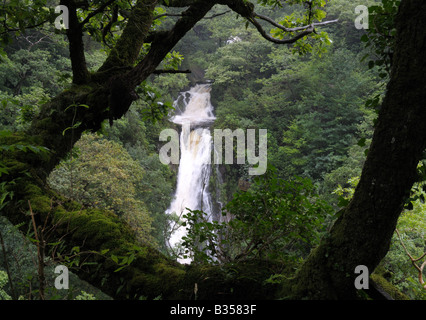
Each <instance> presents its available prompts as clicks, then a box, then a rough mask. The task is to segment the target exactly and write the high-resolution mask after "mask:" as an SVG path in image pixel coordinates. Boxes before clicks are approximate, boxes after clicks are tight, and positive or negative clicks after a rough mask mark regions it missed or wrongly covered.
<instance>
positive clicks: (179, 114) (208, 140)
mask: <svg viewBox="0 0 426 320" xmlns="http://www.w3.org/2000/svg"><path fill="white" fill-rule="evenodd" d="M210 90H211V87H210V85H209V84H197V85H196V86H194V87H192V88H191V89H190V90H189V91H186V92H182V93H181V94H180V95H179V97H178V98H177V99H176V101H175V103H174V107H175V110H176V114H175V115H174V116H173V117H171V118H170V121H172V122H174V123H176V124H178V125H180V126H181V132H180V160H179V168H178V177H177V187H176V192H175V196H174V199H173V200H172V203H171V204H170V207H169V209H168V210H167V211H166V213H167V214H172V213H175V214H176V215H177V216H179V217H180V220H181V221H183V219H182V215H183V214H185V212H186V210H185V208H190V209H191V210H203V211H204V212H205V213H207V214H208V216H209V217H210V219H211V216H212V214H213V212H212V210H213V209H212V207H213V206H212V199H211V195H210V192H209V190H208V185H209V179H210V173H211V153H212V146H213V143H212V136H211V132H210V128H209V125H210V124H211V123H212V122H213V121H214V120H215V117H214V115H213V106H212V104H211V102H210ZM177 226H178V225H177V224H175V225H173V226H171V228H172V229H173V232H172V233H171V236H170V239H169V240H168V245H169V247H170V248H171V249H172V250H173V248H175V246H176V245H177V244H179V242H180V241H181V239H182V237H183V236H185V235H186V234H187V229H186V227H183V226H179V228H176V227H177ZM178 261H179V262H180V263H190V262H191V259H190V258H187V259H178Z"/></svg>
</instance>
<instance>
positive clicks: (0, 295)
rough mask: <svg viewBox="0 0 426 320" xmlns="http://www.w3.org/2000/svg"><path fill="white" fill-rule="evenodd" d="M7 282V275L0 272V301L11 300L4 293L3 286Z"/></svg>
mask: <svg viewBox="0 0 426 320" xmlns="http://www.w3.org/2000/svg"><path fill="white" fill-rule="evenodd" d="M7 282H8V276H7V273H6V272H4V271H2V270H0V300H12V297H11V296H10V295H8V294H7V293H6V291H4V289H3V288H4V286H5V285H6V284H7Z"/></svg>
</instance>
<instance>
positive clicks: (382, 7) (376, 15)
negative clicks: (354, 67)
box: [361, 0, 401, 78]
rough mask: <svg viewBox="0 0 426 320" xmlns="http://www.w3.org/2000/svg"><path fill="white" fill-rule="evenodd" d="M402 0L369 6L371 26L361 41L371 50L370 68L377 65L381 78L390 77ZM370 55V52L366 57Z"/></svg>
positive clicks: (392, 0)
mask: <svg viewBox="0 0 426 320" xmlns="http://www.w3.org/2000/svg"><path fill="white" fill-rule="evenodd" d="M400 3H401V0H382V1H381V2H379V3H377V4H375V5H372V6H370V7H369V20H370V22H369V24H371V25H372V26H374V28H369V29H368V30H367V33H366V34H364V35H363V36H362V37H361V41H363V42H364V43H365V46H366V47H367V48H369V49H370V50H371V54H373V55H374V57H373V60H370V61H369V62H368V66H369V68H370V69H372V68H374V67H375V66H376V67H378V69H379V76H380V77H381V78H386V77H388V75H389V73H390V69H391V66H392V58H393V52H394V46H395V44H394V42H395V34H396V28H395V21H394V19H395V16H396V14H397V12H398V8H399V5H400ZM367 57H368V54H367V55H366V56H365V58H367Z"/></svg>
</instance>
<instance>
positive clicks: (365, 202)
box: [287, 0, 426, 299]
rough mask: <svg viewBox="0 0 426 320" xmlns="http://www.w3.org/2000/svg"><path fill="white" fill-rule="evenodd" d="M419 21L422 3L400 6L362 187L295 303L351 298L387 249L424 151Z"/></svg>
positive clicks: (425, 12)
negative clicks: (359, 270)
mask: <svg viewBox="0 0 426 320" xmlns="http://www.w3.org/2000/svg"><path fill="white" fill-rule="evenodd" d="M425 20H426V2H425V1H423V0H403V1H402V2H401V5H400V8H399V13H398V15H397V25H396V28H397V36H396V37H397V38H396V48H395V56H394V65H393V68H392V71H391V79H390V82H389V84H388V88H387V93H386V97H385V99H384V101H383V104H382V106H381V110H380V113H379V117H378V122H377V124H376V128H375V132H374V136H373V140H372V144H371V147H370V150H369V152H368V156H367V159H366V162H365V165H364V168H363V171H362V175H361V179H360V182H359V184H358V186H357V188H356V190H355V194H354V196H353V199H352V201H351V202H350V203H349V205H348V206H347V207H346V209H345V210H344V212H343V214H342V215H341V216H340V217H339V218H338V220H337V221H336V222H335V223H334V225H333V227H332V229H331V231H330V233H329V235H328V236H327V237H326V238H325V239H323V241H322V243H321V244H320V246H319V247H318V248H316V249H315V250H314V251H313V252H312V254H311V255H310V256H309V257H308V259H307V261H306V262H305V263H304V264H303V266H302V268H301V270H300V272H299V273H298V275H297V277H296V279H295V280H294V282H293V285H292V286H290V287H289V288H287V289H289V290H288V291H287V292H288V294H290V295H292V296H293V297H295V298H302V297H306V298H316V299H354V298H356V297H357V290H356V288H355V286H354V280H355V278H356V277H357V276H358V274H355V268H356V266H358V265H365V266H367V267H368V269H369V272H370V273H372V272H373V271H374V269H375V268H376V266H377V265H378V264H379V262H380V261H381V260H382V259H383V258H384V256H385V255H386V253H387V251H388V249H389V245H390V241H391V238H392V234H393V232H394V230H395V227H396V223H397V220H398V217H399V216H400V214H401V212H402V209H403V204H404V202H405V200H406V199H407V198H408V197H409V192H410V190H411V187H412V185H413V183H414V182H415V181H416V178H417V171H416V168H417V165H418V163H419V161H420V160H421V159H422V155H423V152H424V150H425V148H426V77H425V73H426V59H424V54H425V50H426V33H425V32H424V27H423V24H424V21H425Z"/></svg>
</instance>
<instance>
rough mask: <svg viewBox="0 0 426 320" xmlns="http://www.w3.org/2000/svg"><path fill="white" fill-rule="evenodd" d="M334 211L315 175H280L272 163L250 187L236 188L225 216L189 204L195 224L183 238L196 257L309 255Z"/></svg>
mask: <svg viewBox="0 0 426 320" xmlns="http://www.w3.org/2000/svg"><path fill="white" fill-rule="evenodd" d="M330 213H331V208H330V207H329V206H328V205H327V204H326V203H325V202H324V201H322V200H320V199H319V198H318V195H317V194H316V193H315V188H314V186H313V185H312V183H311V181H309V180H308V179H302V178H295V179H293V180H288V181H286V180H283V179H279V178H278V177H277V174H276V172H275V170H274V169H273V168H269V170H268V173H267V174H265V175H263V176H259V177H256V178H255V179H254V180H253V182H252V185H251V186H250V188H249V189H248V190H247V191H240V192H237V193H236V194H234V198H233V199H232V200H231V201H230V202H229V203H228V204H227V205H226V206H225V207H224V210H223V221H222V222H217V221H209V220H207V219H206V218H207V217H206V215H205V213H203V212H201V211H199V210H195V211H193V210H189V212H188V213H187V214H186V215H185V216H184V218H186V220H187V222H186V223H185V224H186V225H188V226H189V227H190V228H189V231H188V235H187V236H186V237H184V238H183V240H184V242H183V245H184V247H185V248H186V251H185V255H188V254H191V253H192V254H193V255H194V261H195V262H217V261H219V262H220V261H222V262H223V261H234V260H245V259H258V258H261V259H286V258H288V257H292V256H294V255H304V254H306V253H307V252H309V250H310V248H312V246H314V245H315V244H317V243H318V241H319V237H320V234H321V230H322V222H323V221H324V218H325V217H326V216H327V215H328V214H330Z"/></svg>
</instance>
